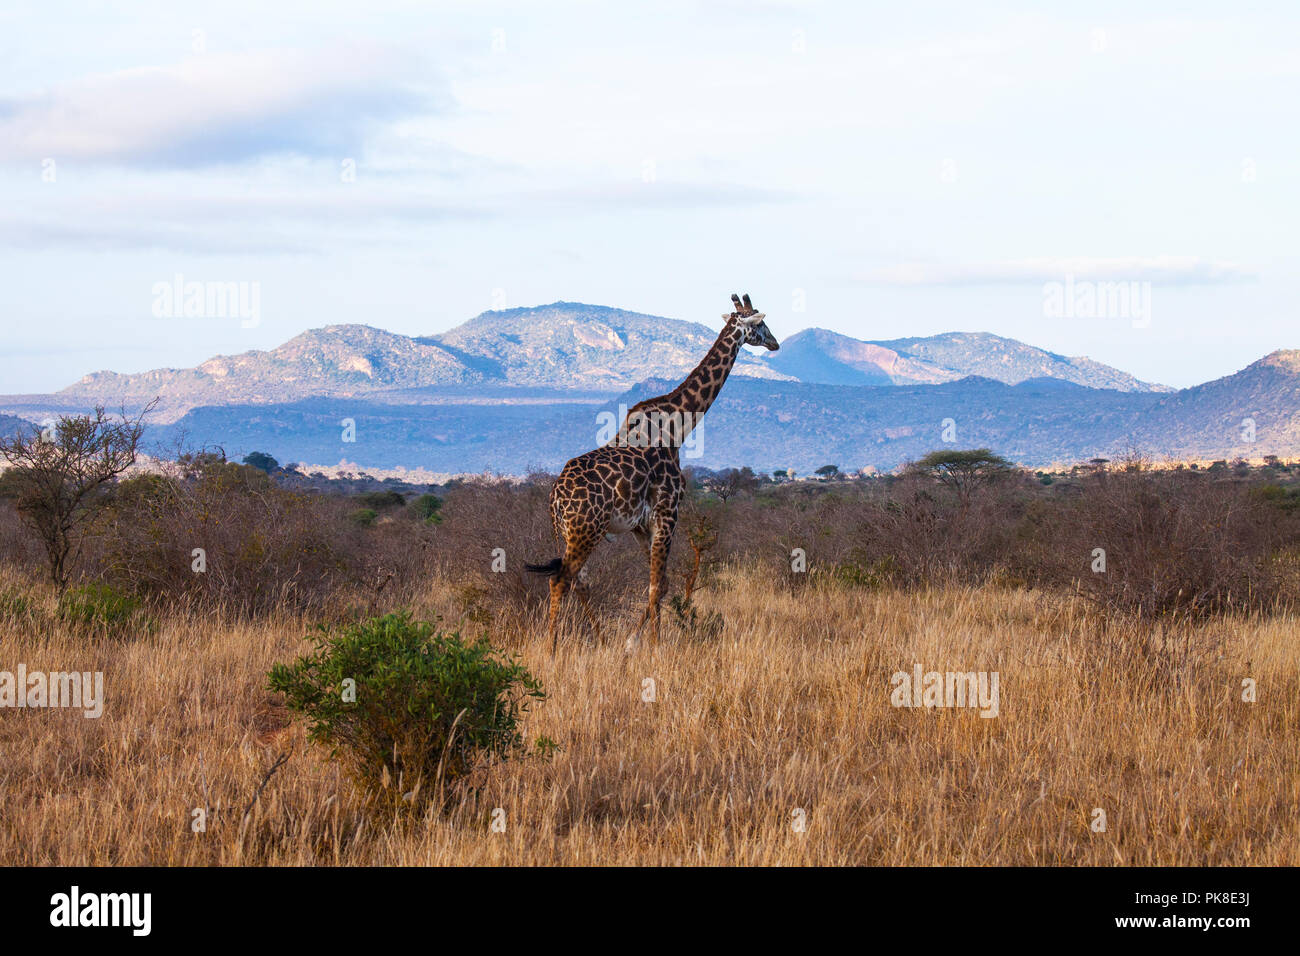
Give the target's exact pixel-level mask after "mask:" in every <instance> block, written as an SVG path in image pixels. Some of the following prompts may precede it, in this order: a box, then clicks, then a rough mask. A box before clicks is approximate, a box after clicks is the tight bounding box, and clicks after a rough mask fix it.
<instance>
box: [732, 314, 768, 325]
mask: <svg viewBox="0 0 1300 956" xmlns="http://www.w3.org/2000/svg"><path fill="white" fill-rule="evenodd" d="M766 318H767V315H766V314H765V313H763V312H755V313H754V314H753V315H742V316H738V317H737V320H738V321H739V322H740V324H741V325H747V326H749V327H750V328H751V329H752V328H754V327H755V326H757V325H758V324H759V323H760V322H762V321H763V320H764V319H766Z"/></svg>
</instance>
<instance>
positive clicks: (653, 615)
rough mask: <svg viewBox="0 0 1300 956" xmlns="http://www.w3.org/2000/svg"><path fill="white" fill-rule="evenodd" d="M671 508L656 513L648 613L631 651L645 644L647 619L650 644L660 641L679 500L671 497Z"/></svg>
mask: <svg viewBox="0 0 1300 956" xmlns="http://www.w3.org/2000/svg"><path fill="white" fill-rule="evenodd" d="M671 504H672V507H671V509H665V510H663V511H659V512H656V514H655V516H654V519H653V524H652V526H651V530H650V547H649V553H650V595H649V600H648V601H647V602H646V608H645V612H644V613H643V614H642V615H641V620H640V621H639V622H637V626H636V630H634V631H633V632H632V636H631V637H629V638H628V639H627V651H628V653H631V652H632V651H634V650H636V649H637V647H638V646H639V645H640V643H641V629H642V628H643V627H645V625H646V622H647V621H648V622H649V624H650V645H651V646H652V647H654V646H656V645H658V643H659V601H660V599H662V598H663V591H664V579H665V578H666V576H667V573H668V552H669V551H670V550H671V548H672V544H673V527H674V525H675V524H676V523H677V508H676V500H675V499H672V500H671Z"/></svg>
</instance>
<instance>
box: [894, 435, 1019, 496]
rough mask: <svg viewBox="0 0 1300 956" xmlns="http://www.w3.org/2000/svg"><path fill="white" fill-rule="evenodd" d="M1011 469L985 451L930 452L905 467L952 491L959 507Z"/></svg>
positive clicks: (1004, 460)
mask: <svg viewBox="0 0 1300 956" xmlns="http://www.w3.org/2000/svg"><path fill="white" fill-rule="evenodd" d="M1012 469H1013V466H1012V464H1011V462H1009V461H1007V459H1005V458H1003V457H1002V456H1001V455H995V454H994V453H993V452H992V451H990V450H989V449H987V448H972V449H969V450H966V451H960V450H957V449H953V450H951V451H932V452H930V453H929V454H928V455H926V456H925V457H924V458H922V459H921V460H920V461H917V462H914V463H913V464H912V465H911V466H910V468H909V470H911V471H914V472H919V473H922V474H926V475H929V476H931V477H933V478H935V479H937V480H938V481H939V482H941V483H942V484H945V485H947V486H948V487H949V488H952V489H953V490H954V491H956V492H957V497H958V499H959V500H960V501H961V503H962V505H963V506H964V505H966V504H967V503H969V501H970V498H971V495H972V494H974V492H975V491H976V489H978V488H980V487H982V486H984V485H987V484H989V483H990V482H992V481H995V480H996V479H998V478H1001V477H1004V476H1005V475H1007V474H1009V473H1010V472H1011V471H1012Z"/></svg>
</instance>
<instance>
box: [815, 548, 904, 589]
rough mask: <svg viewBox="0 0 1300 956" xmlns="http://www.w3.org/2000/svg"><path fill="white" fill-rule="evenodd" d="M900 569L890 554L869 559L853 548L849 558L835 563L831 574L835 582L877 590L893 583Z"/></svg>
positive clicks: (846, 585)
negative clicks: (872, 559)
mask: <svg viewBox="0 0 1300 956" xmlns="http://www.w3.org/2000/svg"><path fill="white" fill-rule="evenodd" d="M900 571H901V569H900V568H899V566H898V562H897V561H896V560H895V559H894V558H893V557H892V556H891V555H888V554H886V555H882V556H881V557H879V558H876V559H875V560H874V561H871V560H868V559H867V557H866V556H865V555H864V554H863V553H862V552H861V551H860V550H857V549H855V550H854V552H853V553H852V554H851V555H850V556H849V560H847V561H842V562H840V563H839V564H837V565H835V568H834V570H833V571H832V575H833V577H834V579H835V581H836V582H837V583H839V584H842V585H844V586H845V587H850V588H866V589H867V590H870V591H878V590H880V589H881V588H885V587H888V586H889V585H891V584H893V583H894V581H896V580H897V579H898V577H899V574H900Z"/></svg>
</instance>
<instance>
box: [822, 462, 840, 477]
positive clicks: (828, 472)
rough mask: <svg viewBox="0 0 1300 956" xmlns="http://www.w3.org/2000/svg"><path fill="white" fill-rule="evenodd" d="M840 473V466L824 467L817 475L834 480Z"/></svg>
mask: <svg viewBox="0 0 1300 956" xmlns="http://www.w3.org/2000/svg"><path fill="white" fill-rule="evenodd" d="M839 473H840V467H839V465H822V466H821V467H820V468H818V469H817V471H816V474H818V475H821V476H822V477H823V478H834V477H835V476H836V475H838V474H839Z"/></svg>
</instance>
